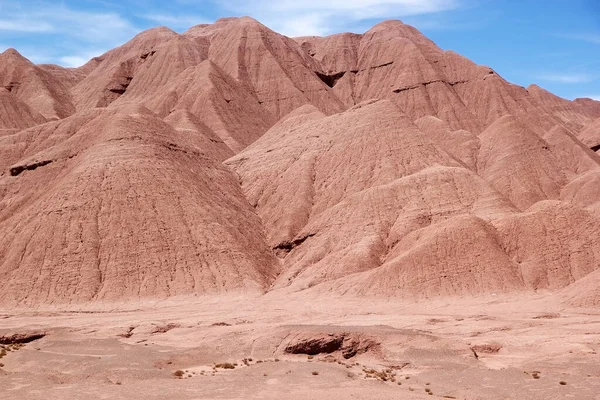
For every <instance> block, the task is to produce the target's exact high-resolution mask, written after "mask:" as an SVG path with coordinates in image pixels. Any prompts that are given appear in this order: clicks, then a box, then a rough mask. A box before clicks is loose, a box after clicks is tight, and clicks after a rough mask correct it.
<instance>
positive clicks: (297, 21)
mask: <svg viewBox="0 0 600 400" xmlns="http://www.w3.org/2000/svg"><path fill="white" fill-rule="evenodd" d="M223 5H224V6H225V7H228V8H229V9H231V10H234V11H235V12H238V13H247V14H248V15H251V16H253V17H254V18H256V19H258V20H260V21H261V22H262V23H264V24H265V25H267V26H269V27H270V28H272V29H274V30H275V31H277V32H281V33H283V34H286V35H288V36H299V35H325V34H330V33H334V32H335V31H336V30H337V29H339V28H340V27H345V26H351V25H353V24H355V23H357V22H360V21H363V20H367V19H378V18H402V17H408V16H414V15H423V14H431V13H437V12H442V11H448V10H452V9H455V8H458V7H459V6H460V1H459V0H302V1H298V0H278V1H272V0H258V1H255V2H248V1H242V0H225V1H223ZM342 24H343V25H342Z"/></svg>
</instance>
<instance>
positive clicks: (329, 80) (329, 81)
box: [316, 71, 346, 88]
mask: <svg viewBox="0 0 600 400" xmlns="http://www.w3.org/2000/svg"><path fill="white" fill-rule="evenodd" d="M316 74H317V76H318V77H319V79H320V80H322V81H323V83H324V84H326V85H327V86H329V87H330V88H332V87H334V86H335V85H336V83H337V82H338V81H339V80H340V79H342V77H343V76H344V75H346V71H342V72H338V73H335V74H323V73H321V72H316Z"/></svg>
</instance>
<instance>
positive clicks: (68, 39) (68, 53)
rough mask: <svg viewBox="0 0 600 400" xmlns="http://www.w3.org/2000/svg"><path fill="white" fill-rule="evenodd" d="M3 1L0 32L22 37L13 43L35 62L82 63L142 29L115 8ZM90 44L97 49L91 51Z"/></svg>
mask: <svg viewBox="0 0 600 400" xmlns="http://www.w3.org/2000/svg"><path fill="white" fill-rule="evenodd" d="M0 3H1V0H0ZM0 5H1V6H2V7H1V11H2V13H1V16H0V32H3V36H5V37H9V35H13V36H14V37H15V38H16V39H17V40H19V38H23V39H22V40H20V42H19V41H17V44H15V45H13V46H12V47H16V48H17V50H19V51H20V52H21V53H22V54H24V55H26V56H28V58H29V59H30V60H31V61H33V62H36V63H48V62H54V63H59V64H61V65H64V66H76V65H81V64H83V63H85V62H86V61H87V60H89V58H91V57H93V56H97V55H99V54H102V53H103V52H105V51H107V50H109V49H111V48H114V47H116V46H118V45H121V44H123V43H125V42H126V41H127V40H129V39H131V38H132V37H133V36H134V35H135V34H137V33H138V32H139V31H140V29H138V28H136V27H135V26H134V25H133V24H132V23H131V22H129V21H128V20H127V19H125V18H123V17H122V16H121V15H119V14H118V13H115V12H93V11H81V10H75V9H72V8H69V7H67V6H66V5H65V4H64V3H62V4H61V3H59V4H49V3H46V2H40V3H37V4H36V6H35V7H33V6H29V7H26V6H24V5H23V4H19V3H18V2H14V3H13V2H11V3H9V4H0ZM3 40H4V41H6V40H7V39H3ZM19 43H20V44H21V45H19ZM32 44H35V46H33V45H32ZM90 48H93V49H94V50H96V51H94V52H91V51H90ZM32 50H33V51H32ZM84 59H85V61H83V60H84ZM82 61H83V62H82Z"/></svg>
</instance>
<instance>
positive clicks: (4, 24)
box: [0, 19, 54, 33]
mask: <svg viewBox="0 0 600 400" xmlns="http://www.w3.org/2000/svg"><path fill="white" fill-rule="evenodd" d="M53 30H54V27H53V26H52V25H50V24H48V23H46V22H41V23H37V24H31V23H30V21H27V20H24V19H17V20H6V19H0V31H11V32H27V33H33V32H51V31H53Z"/></svg>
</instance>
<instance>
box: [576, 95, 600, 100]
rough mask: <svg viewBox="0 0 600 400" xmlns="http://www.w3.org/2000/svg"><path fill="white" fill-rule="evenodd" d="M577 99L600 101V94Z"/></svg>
mask: <svg viewBox="0 0 600 400" xmlns="http://www.w3.org/2000/svg"><path fill="white" fill-rule="evenodd" d="M577 97H578V98H583V99H592V100H596V101H600V94H591V95H587V96H577Z"/></svg>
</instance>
